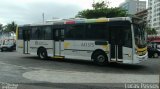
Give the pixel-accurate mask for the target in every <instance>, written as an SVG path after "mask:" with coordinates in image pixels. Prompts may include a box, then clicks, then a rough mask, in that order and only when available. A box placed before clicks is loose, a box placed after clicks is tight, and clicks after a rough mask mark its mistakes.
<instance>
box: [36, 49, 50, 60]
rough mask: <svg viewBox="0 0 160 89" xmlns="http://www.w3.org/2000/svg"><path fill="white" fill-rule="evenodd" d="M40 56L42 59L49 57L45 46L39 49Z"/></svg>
mask: <svg viewBox="0 0 160 89" xmlns="http://www.w3.org/2000/svg"><path fill="white" fill-rule="evenodd" d="M38 57H39V58H40V59H47V58H48V54H47V51H46V49H45V48H41V49H39V50H38Z"/></svg>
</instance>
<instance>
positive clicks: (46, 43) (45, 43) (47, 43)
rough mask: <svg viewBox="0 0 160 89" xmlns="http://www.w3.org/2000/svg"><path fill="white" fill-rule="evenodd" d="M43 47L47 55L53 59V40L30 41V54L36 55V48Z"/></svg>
mask: <svg viewBox="0 0 160 89" xmlns="http://www.w3.org/2000/svg"><path fill="white" fill-rule="evenodd" d="M40 47H43V48H45V49H46V50H47V54H48V56H50V57H53V54H54V50H53V48H54V45H53V40H31V41H30V53H31V54H32V55H37V51H38V48H40Z"/></svg>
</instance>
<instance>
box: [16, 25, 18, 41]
mask: <svg viewBox="0 0 160 89" xmlns="http://www.w3.org/2000/svg"><path fill="white" fill-rule="evenodd" d="M16 40H18V26H17V27H16Z"/></svg>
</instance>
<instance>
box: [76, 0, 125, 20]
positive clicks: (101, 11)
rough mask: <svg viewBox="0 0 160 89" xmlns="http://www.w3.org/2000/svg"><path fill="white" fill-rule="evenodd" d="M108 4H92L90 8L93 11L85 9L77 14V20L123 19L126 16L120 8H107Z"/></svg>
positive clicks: (103, 2)
mask: <svg viewBox="0 0 160 89" xmlns="http://www.w3.org/2000/svg"><path fill="white" fill-rule="evenodd" d="M108 4H109V3H106V2H105V1H101V2H97V3H93V4H92V7H93V9H87V10H83V11H80V12H78V14H77V15H76V17H79V18H88V19H89V18H100V17H108V18H109V17H123V16H127V12H126V10H123V9H121V8H117V7H115V8H109V7H108Z"/></svg>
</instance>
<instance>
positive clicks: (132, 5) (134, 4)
mask: <svg viewBox="0 0 160 89" xmlns="http://www.w3.org/2000/svg"><path fill="white" fill-rule="evenodd" d="M120 8H122V9H125V10H127V12H128V14H130V15H134V14H136V13H138V12H141V11H143V10H145V9H146V1H139V0H126V1H125V2H124V3H122V4H121V5H120Z"/></svg>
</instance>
